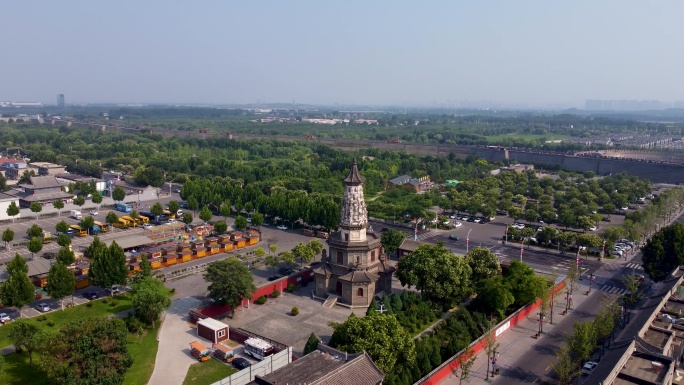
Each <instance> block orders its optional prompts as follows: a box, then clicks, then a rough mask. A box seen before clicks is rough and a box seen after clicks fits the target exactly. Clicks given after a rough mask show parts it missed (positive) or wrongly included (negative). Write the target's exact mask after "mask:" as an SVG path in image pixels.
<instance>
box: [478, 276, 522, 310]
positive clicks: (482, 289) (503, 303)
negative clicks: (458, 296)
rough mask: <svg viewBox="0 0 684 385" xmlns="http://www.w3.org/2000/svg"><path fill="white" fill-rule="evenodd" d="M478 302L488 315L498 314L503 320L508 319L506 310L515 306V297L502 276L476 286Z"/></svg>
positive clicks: (486, 280)
mask: <svg viewBox="0 0 684 385" xmlns="http://www.w3.org/2000/svg"><path fill="white" fill-rule="evenodd" d="M475 293H477V299H476V302H477V304H478V305H479V307H480V308H481V309H482V310H483V311H484V312H485V313H486V314H489V313H496V314H498V315H499V317H501V319H503V318H505V317H506V309H508V307H509V306H511V305H513V303H514V302H515V297H513V294H511V291H510V290H509V289H508V285H507V284H506V282H504V280H503V278H502V277H501V276H495V277H491V278H485V279H482V280H480V281H478V282H477V283H476V284H475Z"/></svg>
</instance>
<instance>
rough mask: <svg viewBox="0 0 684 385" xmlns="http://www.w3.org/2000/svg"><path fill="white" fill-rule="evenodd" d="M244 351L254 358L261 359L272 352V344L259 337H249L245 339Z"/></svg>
mask: <svg viewBox="0 0 684 385" xmlns="http://www.w3.org/2000/svg"><path fill="white" fill-rule="evenodd" d="M244 345H245V353H247V354H249V355H250V356H252V357H254V358H256V359H257V360H263V359H264V358H266V357H268V356H270V355H271V354H273V345H271V344H269V343H268V342H266V341H264V340H262V339H260V338H254V337H250V338H248V339H247V340H245V343H244Z"/></svg>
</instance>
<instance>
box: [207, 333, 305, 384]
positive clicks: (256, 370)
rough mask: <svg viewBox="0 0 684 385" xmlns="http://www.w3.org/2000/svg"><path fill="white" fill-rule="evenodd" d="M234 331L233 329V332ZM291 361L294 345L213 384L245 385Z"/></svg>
mask: <svg viewBox="0 0 684 385" xmlns="http://www.w3.org/2000/svg"><path fill="white" fill-rule="evenodd" d="M232 331H233V330H232V329H231V332H232ZM262 338H263V337H262ZM290 362H292V347H288V348H287V349H285V350H283V351H281V352H279V353H276V354H272V355H270V356H268V357H266V358H264V359H263V361H261V362H258V363H256V364H254V365H252V366H250V367H248V368H245V369H242V370H241V371H239V372H237V373H234V374H232V375H231V376H229V377H226V378H224V379H223V380H221V381H217V382H214V383H213V384H211V385H245V384H248V383H250V382H252V381H254V378H255V377H256V376H265V375H267V374H269V373H271V372H273V371H275V370H278V369H280V368H282V367H283V366H285V365H287V364H289V363H290Z"/></svg>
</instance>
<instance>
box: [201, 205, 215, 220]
mask: <svg viewBox="0 0 684 385" xmlns="http://www.w3.org/2000/svg"><path fill="white" fill-rule="evenodd" d="M211 217H212V214H211V210H209V207H208V206H204V207H202V210H200V213H199V218H200V219H201V220H203V221H204V223H207V222H209V221H210V220H211Z"/></svg>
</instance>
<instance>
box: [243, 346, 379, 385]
mask: <svg viewBox="0 0 684 385" xmlns="http://www.w3.org/2000/svg"><path fill="white" fill-rule="evenodd" d="M384 378H385V375H384V373H382V371H380V369H378V367H377V366H375V364H374V363H373V360H371V358H370V357H369V356H368V355H367V354H366V353H365V352H364V353H359V354H347V353H344V352H340V351H338V350H335V349H332V348H330V347H328V346H325V345H323V344H320V345H319V350H316V351H314V352H311V353H309V354H307V355H306V356H304V357H302V358H300V359H298V360H297V361H294V362H292V363H291V364H289V365H286V366H284V367H282V368H280V369H278V370H276V371H274V372H271V373H270V374H267V375H265V376H258V375H257V376H256V378H255V380H254V383H255V384H259V385H286V384H310V385H377V384H380V383H382V381H383V379H384Z"/></svg>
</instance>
